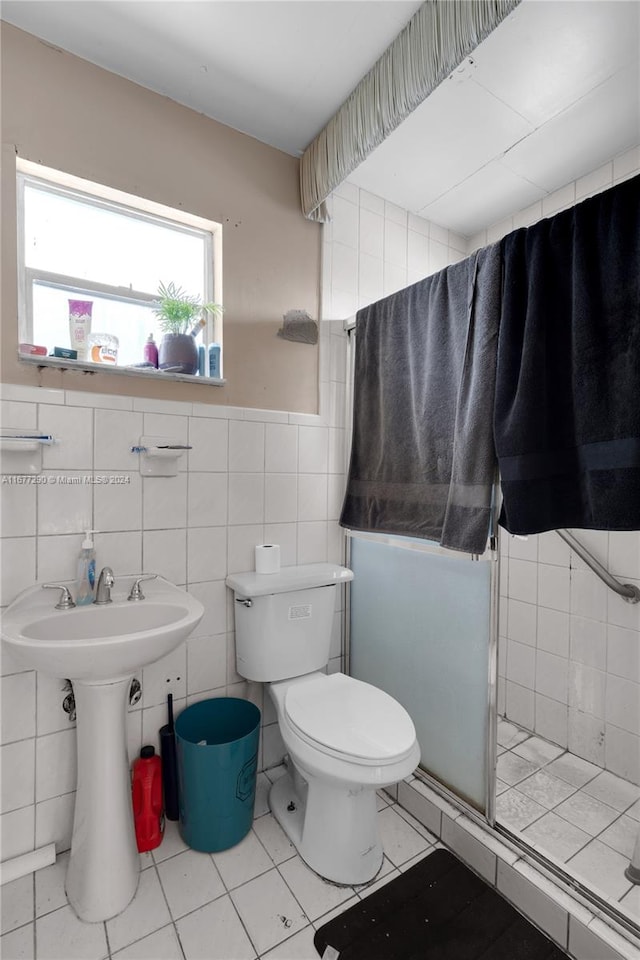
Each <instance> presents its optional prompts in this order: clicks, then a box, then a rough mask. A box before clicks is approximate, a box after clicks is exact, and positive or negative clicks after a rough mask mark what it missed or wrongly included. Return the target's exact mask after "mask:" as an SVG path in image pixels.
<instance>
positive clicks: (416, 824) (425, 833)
mask: <svg viewBox="0 0 640 960" xmlns="http://www.w3.org/2000/svg"><path fill="white" fill-rule="evenodd" d="M393 809H394V810H395V812H396V813H397V814H398V816H399V817H402V819H403V820H406V822H407V823H408V824H409V826H411V827H413V829H414V830H417V831H418V833H419V834H420V836H421V837H424V839H425V840H426V841H427V843H430V844H433V843H436V841H437V839H438V838H437V837H436V836H434V834H433V833H431V831H430V830H427V828H426V827H425V826H424V824H422V823H420V821H419V820H417V819H416V818H415V817H414V816H412V814H410V813H409V812H408V810H404V809H403V808H402V807H401V806H399V805H398V804H396V805H394V807H393Z"/></svg>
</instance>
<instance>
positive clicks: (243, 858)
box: [212, 830, 273, 890]
mask: <svg viewBox="0 0 640 960" xmlns="http://www.w3.org/2000/svg"><path fill="white" fill-rule="evenodd" d="M212 856H213V862H214V863H215V865H216V867H217V868H218V871H219V873H220V876H221V877H222V880H223V882H224V885H225V886H226V888H227V890H232V889H233V888H234V887H239V886H240V884H241V883H246V882H247V880H253V878H254V877H257V876H259V875H260V874H261V873H266V872H267V870H271V869H272V867H273V862H272V860H271V857H270V856H269V855H268V854H267V853H266V851H265V849H264V847H263V846H262V844H261V843H260V841H259V840H258V838H257V836H256V835H255V833H254V832H253V830H250V831H249V833H248V834H247V836H246V837H245V838H244V840H241V841H240V843H238V844H236V846H235V847H231V849H230V850H223V851H222V852H221V853H214V854H212Z"/></svg>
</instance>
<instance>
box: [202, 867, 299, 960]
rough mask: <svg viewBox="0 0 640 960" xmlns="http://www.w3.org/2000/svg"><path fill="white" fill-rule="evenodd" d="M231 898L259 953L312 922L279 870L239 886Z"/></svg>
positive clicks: (269, 948)
mask: <svg viewBox="0 0 640 960" xmlns="http://www.w3.org/2000/svg"><path fill="white" fill-rule="evenodd" d="M231 899H232V900H233V902H234V904H235V906H236V909H237V911H238V913H239V914H240V919H241V920H242V923H243V924H244V926H245V928H246V930H247V932H248V934H249V936H250V937H251V940H252V941H253V944H254V946H255V947H256V948H257V950H258V953H259V954H263V953H266V951H267V950H271V948H272V947H275V946H276V944H277V943H281V942H282V941H283V940H286V939H288V938H289V937H292V936H293V934H294V933H297V932H298V930H301V929H302V928H303V927H306V926H307V925H308V923H309V920H308V917H307V916H306V914H305V913H304V911H303V909H302V907H301V906H300V904H299V903H297V902H296V900H295V898H294V896H293V894H292V893H291V891H290V890H289V888H288V887H287V885H286V883H285V882H284V880H283V879H282V877H281V876H280V874H279V873H278V871H277V870H275V869H274V870H270V871H269V873H263V874H262V876H261V877H256V879H255V880H250V881H249V883H245V884H244V886H242V887H237V889H235V890H234V891H233V892H232V893H231ZM188 960H191V958H188ZM225 960H226V958H225Z"/></svg>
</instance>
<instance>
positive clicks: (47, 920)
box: [36, 905, 109, 960]
mask: <svg viewBox="0 0 640 960" xmlns="http://www.w3.org/2000/svg"><path fill="white" fill-rule="evenodd" d="M36 955H37V957H38V960H103V958H104V957H108V956H109V950H108V948H107V938H106V935H105V932H104V923H83V922H82V921H81V920H78V918H77V917H76V915H75V913H74V912H73V910H72V909H71V907H70V906H68V905H67V906H66V907H61V908H60V910H54V912H53V913H48V914H47V915H46V916H45V917H40V918H39V919H38V920H36Z"/></svg>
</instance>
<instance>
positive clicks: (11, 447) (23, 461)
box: [0, 427, 55, 476]
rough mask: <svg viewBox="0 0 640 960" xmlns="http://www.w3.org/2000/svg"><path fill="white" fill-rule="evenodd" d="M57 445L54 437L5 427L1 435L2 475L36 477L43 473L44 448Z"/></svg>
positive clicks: (35, 431)
mask: <svg viewBox="0 0 640 960" xmlns="http://www.w3.org/2000/svg"><path fill="white" fill-rule="evenodd" d="M52 443H55V440H54V438H53V437H52V436H50V435H49V434H45V433H40V432H39V431H38V430H34V429H33V428H31V429H28V428H26V429H23V428H21V427H3V428H2V432H1V433H0V457H1V460H2V463H1V470H2V473H4V474H8V475H11V476H35V475H36V474H38V473H41V472H42V448H43V447H44V446H48V445H50V444H52Z"/></svg>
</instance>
